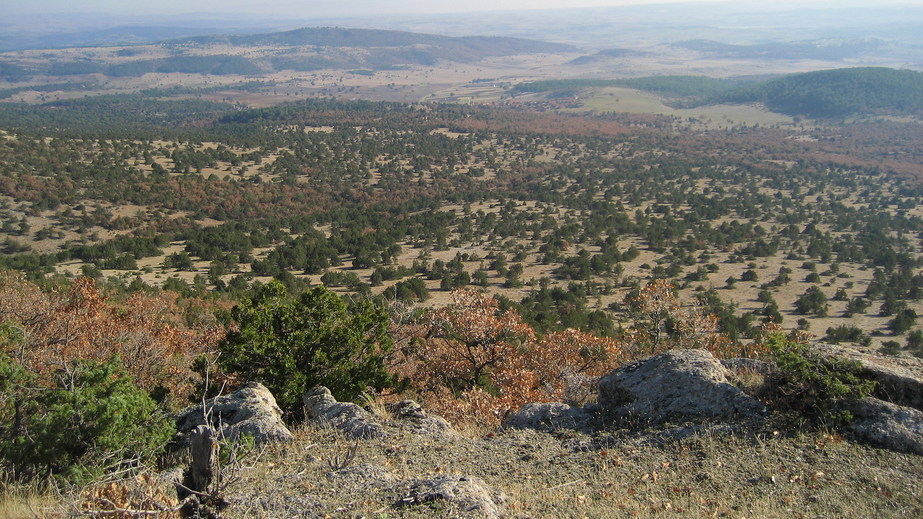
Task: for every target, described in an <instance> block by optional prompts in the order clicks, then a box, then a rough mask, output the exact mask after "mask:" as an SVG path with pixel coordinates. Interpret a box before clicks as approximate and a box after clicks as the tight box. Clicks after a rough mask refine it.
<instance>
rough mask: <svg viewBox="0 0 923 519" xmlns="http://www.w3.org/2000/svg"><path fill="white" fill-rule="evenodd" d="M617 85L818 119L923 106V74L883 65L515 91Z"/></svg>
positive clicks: (544, 89) (681, 99)
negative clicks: (754, 105) (759, 76)
mask: <svg viewBox="0 0 923 519" xmlns="http://www.w3.org/2000/svg"><path fill="white" fill-rule="evenodd" d="M619 86H620V87H628V88H634V89H637V90H644V91H648V92H653V93H656V94H658V95H662V96H665V97H668V98H671V100H672V102H673V103H675V104H678V105H681V106H695V105H707V104H719V103H734V104H737V103H740V104H744V103H763V104H765V105H766V107H767V108H769V109H770V110H772V111H774V112H779V113H783V114H787V115H801V116H808V117H816V118H827V117H844V116H848V115H853V114H896V115H914V114H919V113H920V112H921V111H923V73H920V72H915V71H912V70H896V69H890V68H885V67H856V68H842V69H833V70H819V71H815V72H806V73H800V74H789V75H785V76H782V77H779V78H774V79H769V80H765V81H758V82H747V81H744V80H735V79H716V78H709V77H704V76H651V77H643V78H633V79H611V80H607V79H565V80H545V81H535V82H530V83H523V84H520V85H517V86H516V87H514V88H513V92H514V93H548V94H549V95H564V94H573V93H574V92H575V91H577V90H579V89H583V88H599V87H619Z"/></svg>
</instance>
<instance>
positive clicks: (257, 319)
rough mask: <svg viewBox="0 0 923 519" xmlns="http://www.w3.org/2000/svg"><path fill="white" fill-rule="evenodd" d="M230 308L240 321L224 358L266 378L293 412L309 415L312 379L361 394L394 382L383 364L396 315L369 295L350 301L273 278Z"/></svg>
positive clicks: (245, 373) (244, 373) (227, 364)
mask: <svg viewBox="0 0 923 519" xmlns="http://www.w3.org/2000/svg"><path fill="white" fill-rule="evenodd" d="M231 313H232V316H233V318H234V320H235V321H236V322H237V328H236V329H232V330H230V331H229V332H228V335H227V337H226V339H225V340H224V341H223V342H222V344H221V357H219V364H220V365H221V367H222V368H224V369H225V370H227V371H230V372H234V373H237V374H239V375H240V377H241V378H242V379H243V380H247V381H257V382H260V383H262V384H263V385H265V386H266V387H267V388H268V389H269V390H270V391H272V393H273V395H274V396H275V397H276V401H277V402H278V404H279V407H280V408H281V409H282V410H283V411H284V412H285V413H286V415H287V418H289V419H290V420H297V419H300V418H301V417H302V416H303V409H302V402H301V399H302V397H303V396H304V394H305V393H306V392H307V390H308V389H310V388H311V387H313V386H317V385H323V386H326V387H327V388H329V389H330V391H331V392H332V393H333V395H334V396H335V397H336V398H337V399H339V400H355V399H356V398H358V397H359V395H360V394H362V392H364V391H366V390H367V389H368V388H369V387H372V388H375V389H383V388H386V387H391V386H393V384H394V379H393V378H392V377H391V375H390V374H389V373H388V371H387V370H386V369H385V365H384V356H385V355H386V354H387V353H388V352H389V351H390V350H391V346H392V341H391V337H390V335H389V333H388V326H389V324H390V318H389V316H388V313H387V312H386V311H385V309H384V308H382V307H381V306H379V305H376V304H374V303H372V302H371V301H369V300H367V299H357V300H351V301H350V302H349V303H348V304H347V302H345V301H344V300H343V299H341V298H340V297H339V296H337V295H336V294H334V293H333V292H331V291H329V290H327V289H326V288H324V287H314V288H311V289H309V290H307V291H305V292H304V293H302V294H301V295H300V296H298V297H294V296H292V295H290V294H288V292H287V291H286V289H285V287H284V286H283V285H282V284H281V283H279V282H277V281H273V282H270V283H268V284H266V285H263V286H261V287H259V288H258V289H257V290H256V293H255V294H254V295H253V296H252V297H251V298H250V299H248V300H245V301H244V302H242V303H241V304H240V305H238V306H236V307H234V309H233V310H232V312H231Z"/></svg>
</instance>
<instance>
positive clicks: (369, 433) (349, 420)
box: [304, 386, 387, 439]
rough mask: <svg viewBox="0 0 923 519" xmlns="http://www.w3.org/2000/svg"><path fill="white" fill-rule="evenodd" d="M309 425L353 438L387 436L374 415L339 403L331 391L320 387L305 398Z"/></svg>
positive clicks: (351, 405) (348, 404) (354, 405)
mask: <svg viewBox="0 0 923 519" xmlns="http://www.w3.org/2000/svg"><path fill="white" fill-rule="evenodd" d="M304 407H305V414H306V416H307V419H308V423H310V424H312V425H319V426H327V427H333V428H335V429H339V430H340V431H342V432H343V433H345V434H346V435H347V436H349V437H352V438H362V439H371V438H383V437H385V436H386V435H387V434H386V433H385V431H384V428H382V426H381V424H379V423H378V422H376V421H375V420H374V419H372V415H371V414H370V413H369V412H368V411H366V410H365V409H362V408H361V407H359V406H358V405H356V404H353V403H350V402H337V401H336V399H335V398H333V395H332V394H330V390H329V389H327V388H325V387H323V386H318V387H315V388H313V389H311V390H310V391H308V393H307V394H306V395H305V396H304Z"/></svg>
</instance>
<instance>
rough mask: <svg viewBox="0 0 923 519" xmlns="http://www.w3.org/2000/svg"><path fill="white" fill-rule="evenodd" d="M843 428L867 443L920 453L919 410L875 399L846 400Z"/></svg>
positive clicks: (922, 446) (922, 442) (922, 445)
mask: <svg viewBox="0 0 923 519" xmlns="http://www.w3.org/2000/svg"><path fill="white" fill-rule="evenodd" d="M845 407H846V409H847V410H848V411H850V412H851V413H852V414H853V417H854V419H853V421H852V422H851V423H850V424H849V425H848V426H847V429H848V430H849V431H851V432H852V433H853V434H855V435H856V436H858V437H859V438H862V439H864V440H866V441H868V442H869V443H872V444H874V445H877V446H879V447H884V448H886V449H891V450H895V451H899V452H911V453H915V454H923V412H920V411H918V410H916V409H914V408H912V407H902V406H899V405H895V404H892V403H890V402H884V401H882V400H878V399H877V398H865V399H863V400H859V401H857V402H851V403H848V404H847V405H846V406H845Z"/></svg>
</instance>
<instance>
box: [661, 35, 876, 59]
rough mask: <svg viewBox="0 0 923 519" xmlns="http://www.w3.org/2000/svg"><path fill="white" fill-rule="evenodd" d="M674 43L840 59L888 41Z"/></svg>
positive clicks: (727, 53) (721, 52)
mask: <svg viewBox="0 0 923 519" xmlns="http://www.w3.org/2000/svg"><path fill="white" fill-rule="evenodd" d="M673 46H675V47H680V48H683V49H688V50H694V51H698V52H702V53H704V54H709V55H711V56H713V57H716V58H726V59H822V60H842V59H847V58H854V57H856V56H861V55H862V54H865V53H869V52H876V51H879V50H881V49H882V48H884V47H886V46H887V44H886V43H885V42H884V41H882V40H879V39H876V38H869V39H853V40H817V41H796V42H770V43H754V44H730V43H722V42H718V41H711V40H686V41H681V42H678V43H674V44H673Z"/></svg>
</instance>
